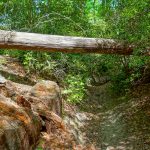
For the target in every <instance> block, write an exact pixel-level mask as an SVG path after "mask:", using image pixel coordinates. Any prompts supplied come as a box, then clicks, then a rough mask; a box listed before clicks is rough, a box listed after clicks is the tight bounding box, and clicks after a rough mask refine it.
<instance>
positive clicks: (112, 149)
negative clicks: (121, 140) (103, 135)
mask: <svg viewBox="0 0 150 150" xmlns="http://www.w3.org/2000/svg"><path fill="white" fill-rule="evenodd" d="M106 150H116V149H115V148H114V147H112V146H108V147H107V148H106Z"/></svg>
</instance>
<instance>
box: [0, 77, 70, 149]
mask: <svg viewBox="0 0 150 150" xmlns="http://www.w3.org/2000/svg"><path fill="white" fill-rule="evenodd" d="M61 107H62V104H61V95H60V89H59V87H58V85H57V84H56V83H55V82H52V81H41V82H39V83H37V84H36V85H35V86H33V87H32V86H28V85H23V84H18V83H14V82H12V81H9V80H6V81H5V83H4V84H2V86H0V145H1V146H0V150H1V149H4V150H5V149H10V150H32V149H34V148H35V146H36V145H37V141H38V140H39V135H40V132H41V131H43V128H42V126H43V127H44V132H47V134H50V133H51V132H52V130H51V129H54V128H55V130H54V132H56V131H57V129H61V130H64V131H65V129H66V127H65V124H64V123H63V120H62V119H61V118H60V117H59V116H61V109H62V108H61ZM55 113H57V114H55ZM58 115H59V116H58ZM65 132H66V131H65ZM67 133H68V132H67ZM54 134H55V133H54ZM59 134H60V135H61V133H59Z"/></svg>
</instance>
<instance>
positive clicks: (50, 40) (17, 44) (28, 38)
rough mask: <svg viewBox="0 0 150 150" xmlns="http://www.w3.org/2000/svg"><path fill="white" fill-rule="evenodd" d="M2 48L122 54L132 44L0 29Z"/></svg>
mask: <svg viewBox="0 0 150 150" xmlns="http://www.w3.org/2000/svg"><path fill="white" fill-rule="evenodd" d="M3 48H7V49H21V50H40V51H48V52H65V53H100V54H123V55H130V54H132V52H133V46H129V45H126V44H125V43H123V42H119V41H117V40H113V39H100V38H83V37H70V36H57V35H46V34H37V33H25V32H13V31H5V30H0V49H3ZM149 55H150V54H149Z"/></svg>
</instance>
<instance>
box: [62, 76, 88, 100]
mask: <svg viewBox="0 0 150 150" xmlns="http://www.w3.org/2000/svg"><path fill="white" fill-rule="evenodd" d="M65 82H66V84H67V86H66V88H65V90H64V91H63V94H66V95H67V100H68V101H69V102H71V103H79V102H81V101H82V100H83V98H84V93H85V88H84V86H85V82H84V80H83V79H82V77H81V76H80V75H70V74H69V75H68V76H67V77H66V79H65Z"/></svg>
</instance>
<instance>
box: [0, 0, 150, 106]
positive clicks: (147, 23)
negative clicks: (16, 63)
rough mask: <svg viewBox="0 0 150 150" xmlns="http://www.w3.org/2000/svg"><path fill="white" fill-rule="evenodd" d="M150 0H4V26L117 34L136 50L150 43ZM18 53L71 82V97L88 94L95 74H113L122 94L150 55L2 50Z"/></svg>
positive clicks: (0, 17) (35, 67)
mask: <svg viewBox="0 0 150 150" xmlns="http://www.w3.org/2000/svg"><path fill="white" fill-rule="evenodd" d="M149 8H150V2H149V0H139V1H137V0H132V1H131V0H107V1H106V0H101V1H99V0H93V1H91V0H82V1H81V0H60V1H58V0H38V1H37V0H35V1H33V0H22V1H21V2H20V0H11V1H10V0H1V2H0V29H6V30H16V31H26V32H36V33H44V34H45V33H46V34H57V35H72V36H85V37H100V38H115V39H119V40H123V41H125V43H131V44H134V45H135V46H136V48H135V50H134V52H135V54H134V55H137V54H138V53H139V52H140V53H141V52H143V51H145V50H146V49H147V47H150V42H149V39H150V12H149ZM0 54H5V55H10V56H13V57H18V58H19V59H20V60H21V61H22V62H23V64H24V65H25V67H26V69H27V70H28V71H29V72H34V73H37V74H39V75H41V76H42V77H43V78H48V79H51V78H52V77H55V79H56V80H57V81H59V82H61V83H62V84H63V85H65V93H67V95H68V100H69V101H71V102H75V103H76V102H80V101H81V100H82V98H83V97H84V92H85V89H84V88H85V87H84V86H85V81H86V80H87V79H89V78H91V76H92V74H93V73H97V74H100V75H102V76H103V75H109V76H110V77H111V81H112V83H113V85H112V89H113V92H115V93H116V94H117V95H119V94H122V93H123V94H125V93H126V91H128V89H129V88H130V87H131V86H132V85H133V83H134V82H135V81H136V80H138V79H139V78H140V77H141V70H142V68H143V67H144V66H145V65H146V63H147V62H148V60H149V58H148V57H145V56H143V57H140V56H130V57H124V56H115V55H93V54H92V55H88V54H84V55H80V54H61V53H57V54H56V53H53V54H49V53H40V52H29V51H10V50H9V51H7V50H1V51H0Z"/></svg>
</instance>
